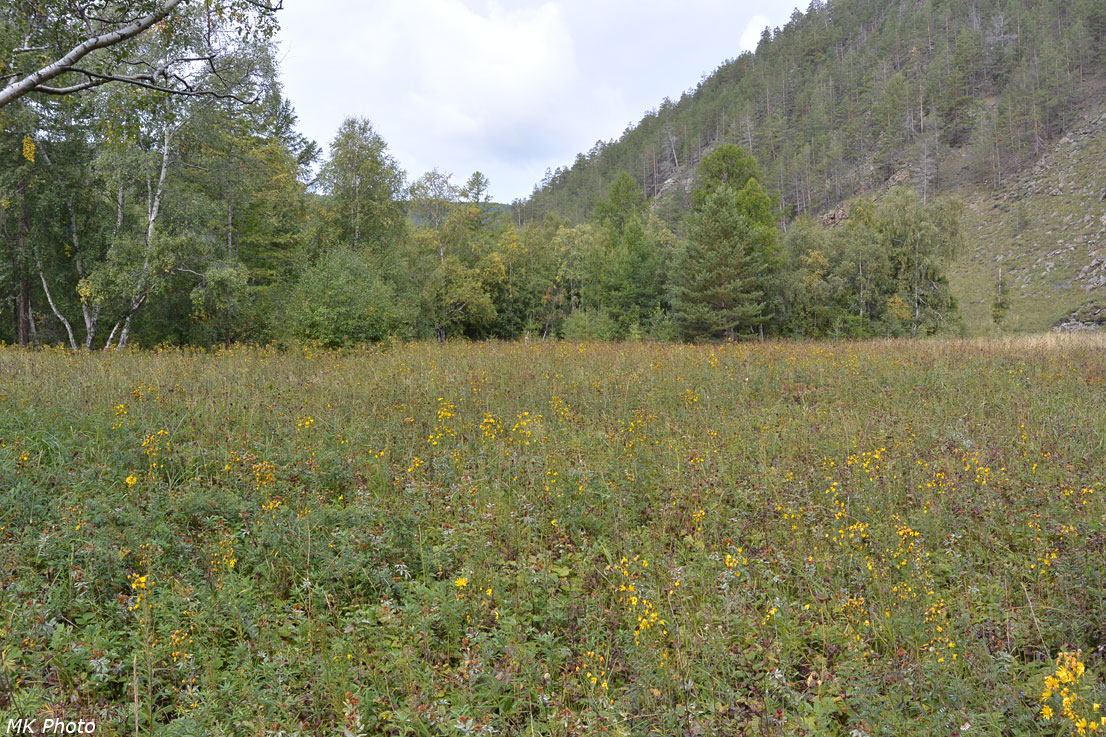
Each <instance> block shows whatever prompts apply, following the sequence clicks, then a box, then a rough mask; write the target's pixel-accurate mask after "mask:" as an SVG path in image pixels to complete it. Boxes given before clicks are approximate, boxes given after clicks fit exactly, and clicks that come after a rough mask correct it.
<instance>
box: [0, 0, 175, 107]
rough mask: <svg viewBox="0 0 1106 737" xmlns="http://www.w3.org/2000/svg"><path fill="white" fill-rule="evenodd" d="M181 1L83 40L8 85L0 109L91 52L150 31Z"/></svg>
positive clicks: (166, 3) (166, 2)
mask: <svg viewBox="0 0 1106 737" xmlns="http://www.w3.org/2000/svg"><path fill="white" fill-rule="evenodd" d="M182 1H183V0H163V2H162V3H161V4H160V5H158V6H157V8H156V9H155V10H153V11H152V12H150V13H148V14H147V15H145V16H143V17H142V18H139V19H138V20H136V21H134V22H133V23H130V24H128V25H126V26H123V27H122V28H119V29H116V30H114V31H111V32H109V33H102V34H100V35H98V36H93V37H92V38H89V39H86V40H85V41H83V42H82V43H80V44H77V45H76V46H74V47H73V48H72V49H71V50H70V51H69V53H67V54H65V56H63V57H61V58H60V59H58V60H57V61H55V62H53V63H52V64H48V65H47V66H45V67H43V68H42V69H39V70H38V71H37V72H33V73H32V74H29V75H27V76H26V77H24V78H23V79H19V80H16V81H15V82H12V83H11V84H9V85H8V86H7V87H5V88H4V89H3V90H0V107H4V106H5V105H7V104H8V103H10V102H14V101H15V100H18V99H19V98H20V97H23V95H26V94H27V93H28V92H34V91H35V90H36V89H38V88H39V87H41V86H42V84H43V83H44V82H49V81H50V80H51V79H54V78H55V77H57V76H60V75H62V74H65V73H66V72H68V71H71V70H72V67H73V65H74V64H76V63H77V62H79V61H80V60H81V59H83V58H85V57H86V56H88V55H89V54H91V53H92V52H93V51H96V50H98V49H104V48H107V47H109V46H114V45H116V44H119V43H122V42H123V41H127V40H128V39H131V38H134V37H135V36H137V35H139V34H140V33H142V32H143V31H146V30H148V29H149V28H151V27H152V26H153V25H154V24H155V23H157V22H158V21H161V20H163V19H164V18H165V17H166V16H168V15H169V14H170V13H171V12H173V10H174V9H175V8H176V7H177V6H178V5H180V4H181V2H182Z"/></svg>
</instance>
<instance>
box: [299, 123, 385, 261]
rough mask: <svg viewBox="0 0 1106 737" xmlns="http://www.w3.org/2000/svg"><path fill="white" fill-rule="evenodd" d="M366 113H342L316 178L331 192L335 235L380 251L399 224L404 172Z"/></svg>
mask: <svg viewBox="0 0 1106 737" xmlns="http://www.w3.org/2000/svg"><path fill="white" fill-rule="evenodd" d="M387 148H388V146H387V144H386V143H385V142H384V139H383V138H381V137H380V134H379V133H377V132H376V131H375V130H373V127H372V123H371V122H369V121H368V120H367V119H365V118H346V120H345V121H343V122H342V125H341V126H340V127H339V128H338V133H337V135H335V137H334V140H333V141H332V142H331V144H330V158H329V159H327V161H326V163H325V164H323V167H322V171H321V172H320V173H319V179H320V182H321V183H322V185H323V186H324V187H325V188H326V192H327V193H328V194H329V195H330V206H331V208H332V212H333V214H332V216H331V217H332V218H333V221H334V223H335V225H336V226H337V229H338V235H339V238H340V239H341V240H342V241H343V242H345V243H349V244H350V245H352V246H353V247H354V248H360V247H363V246H366V245H367V246H368V247H369V248H370V249H372V250H374V251H375V252H378V253H380V252H382V251H383V249H384V248H385V247H386V246H387V244H388V242H389V239H390V238H392V237H394V236H395V235H396V234H397V233H398V232H399V229H400V228H401V225H402V222H403V211H402V209H401V207H400V205H399V202H398V198H399V195H400V192H401V191H402V189H403V173H402V171H400V169H399V167H398V165H397V164H396V162H395V160H394V159H393V158H392V157H391V156H390V155H389V154H388V152H387Z"/></svg>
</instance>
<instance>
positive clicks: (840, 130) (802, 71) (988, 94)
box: [514, 0, 1106, 333]
mask: <svg viewBox="0 0 1106 737" xmlns="http://www.w3.org/2000/svg"><path fill="white" fill-rule="evenodd" d="M1104 72H1106V3H1103V2H1101V0H973V2H970V3H961V2H953V1H952V0H830V2H828V3H822V2H820V0H814V2H812V3H811V4H810V6H809V8H808V9H807V11H806V12H805V13H800V12H798V11H796V13H795V14H793V16H792V18H791V20H790V22H789V23H788V24H787V25H786V26H785V27H784V28H783V29H777V30H776V31H775V32H769V31H766V32H765V34H764V36H763V37H762V39H761V43H760V44H759V46H758V48H757V50H756V52H755V53H746V54H743V55H741V56H740V57H738V58H736V59H733V60H731V61H728V62H726V63H724V64H723V65H721V66H720V67H719V68H718V69H717V70H716V71H715V72H714V73H713V74H712V75H710V76H709V77H706V78H705V79H704V80H703V81H702V82H700V83H699V85H698V86H697V87H696V88H695V89H694V90H693V91H689V92H688V93H686V94H684V95H683V96H682V97H681V98H680V99H679V100H678V101H675V102H673V101H671V100H667V99H666V100H665V101H663V102H662V104H661V105H660V106H659V107H658V108H657V109H656V110H652V111H649V112H648V113H646V115H645V116H644V117H643V119H642V120H641V122H640V123H639V124H638V125H636V126H634V127H632V128H630V129H628V130H627V131H626V132H625V133H624V134H623V136H622V137H621V138H620V139H619V140H618V141H611V142H608V143H604V142H598V143H597V144H596V145H595V146H594V147H593V148H592V149H591V150H590V151H589V152H587V153H581V154H580V155H579V156H577V158H576V160H575V162H574V163H573V164H572V165H571V166H569V167H565V168H562V169H558V170H557V171H555V172H551V173H550V174H549V175H548V176H547V177H546V178H545V180H543V182H541V183H540V184H539V185H537V186H536V187H535V191H534V193H533V195H532V196H531V197H530V198H529V199H528V200H526V201H519V202H516V203H514V208H515V210H516V217H517V218H518V219H519V220H537V219H541V218H543V217H544V216H545V215H546V214H547V213H557V214H558V215H560V216H563V217H567V218H568V219H570V220H572V221H576V222H579V221H583V220H585V219H587V218H588V217H589V215H590V212H591V208H592V207H593V205H594V203H595V202H596V201H597V200H599V199H600V198H601V197H602V196H603V194H604V192H605V190H606V187H607V186H608V185H609V183H610V182H611V181H613V179H614V178H615V177H616V176H617V175H618V173H619V172H620V171H626V172H629V173H630V174H631V175H632V176H633V177H634V178H635V180H636V181H637V182H638V184H639V185H640V186H641V188H642V191H643V193H644V194H645V196H646V197H647V198H649V199H650V200H651V204H652V207H653V209H654V211H656V212H657V213H659V214H660V215H661V216H662V217H663V218H664V219H665V220H666V221H668V223H669V224H670V225H671V226H672V227H674V228H676V229H677V230H679V229H680V227H681V221H682V218H683V216H684V214H685V213H686V212H687V208H688V205H689V200H690V190H691V188H692V186H693V183H694V174H695V167H696V165H697V164H698V161H699V160H700V159H701V158H702V156H703V155H705V153H707V152H709V151H710V150H712V149H713V148H714V147H716V146H717V145H720V144H722V143H737V144H739V145H741V146H743V147H745V148H746V149H747V150H749V151H751V152H752V153H753V154H754V156H755V157H756V158H757V161H758V163H759V164H760V166H761V168H762V170H763V171H764V174H765V180H766V181H765V184H766V185H767V186H768V187H769V188H771V189H773V190H775V191H777V192H779V194H780V203H781V212H780V216H781V220H787V219H789V218H790V217H793V216H795V215H798V214H802V213H804V212H805V213H811V214H814V215H819V214H821V213H823V212H826V211H829V210H833V209H835V208H836V207H837V206H838V205H839V204H840V203H841V202H842V201H845V200H847V199H849V198H851V197H853V196H856V195H858V194H863V193H868V192H878V191H880V190H882V189H884V188H886V187H887V186H889V185H891V184H894V183H905V184H907V185H909V186H911V187H913V188H915V189H916V190H917V191H918V192H919V194H920V195H922V196H923V197H926V198H929V197H932V196H935V195H936V194H939V193H941V194H956V195H958V196H960V197H962V198H963V199H965V200H966V201H968V202H969V203H970V207H969V208H968V215H967V217H966V220H965V228H966V231H967V233H968V235H969V237H968V247H967V249H966V252H965V253H964V255H963V256H962V258H961V259H960V261H959V262H958V263H957V264H956V266H955V271H954V273H953V274H952V281H953V285H954V287H955V289H956V291H957V294H958V295H959V297H960V302H961V304H962V314H963V316H964V320H965V324H966V327H967V329H968V330H969V331H970V332H973V333H978V332H985V331H988V330H993V329H994V326H993V324H992V322H991V306H990V304H991V301H992V291H993V289H994V287H995V283H996V281H997V278H998V265H999V264H1005V265H1006V266H1005V267H1004V268H1007V269H1009V273H1010V278H1011V279H1012V280H1014V291H1013V292H1012V293H1010V296H1011V307H1010V310H1009V312H1008V314H1007V319H1006V325H1007V327H1008V328H1012V329H1042V328H1045V327H1048V326H1050V325H1052V324H1053V322H1055V321H1056V320H1059V319H1061V318H1062V317H1063V316H1064V315H1066V314H1068V313H1070V312H1071V311H1073V310H1075V309H1076V308H1077V307H1079V306H1080V305H1081V304H1083V302H1086V301H1087V300H1088V299H1089V297H1090V296H1093V295H1088V294H1087V293H1086V292H1085V290H1084V289H1083V287H1082V286H1080V285H1084V284H1087V283H1091V282H1093V278H1091V277H1088V276H1086V275H1085V276H1084V278H1083V279H1082V280H1080V278H1079V272H1080V270H1082V269H1083V268H1084V267H1085V266H1088V264H1089V263H1090V262H1091V261H1093V260H1094V256H1092V255H1087V253H1088V248H1090V244H1091V243H1092V242H1093V243H1097V242H1098V240H1096V239H1098V238H1099V236H1098V232H1097V230H1094V229H1093V228H1092V227H1091V226H1092V224H1093V223H1092V222H1091V221H1089V220H1086V218H1087V217H1088V216H1090V215H1092V214H1093V213H1092V212H1091V211H1092V210H1093V209H1094V206H1093V205H1094V203H1093V202H1092V201H1091V200H1092V199H1093V194H1094V192H1093V190H1094V188H1095V187H1096V186H1098V184H1097V183H1096V181H1097V176H1098V174H1097V170H1095V168H1094V166H1093V163H1092V162H1093V159H1094V156H1095V155H1096V151H1098V149H1097V148H1096V145H1097V144H1096V143H1095V142H1097V141H1098V128H1097V127H1096V126H1097V125H1098V123H1097V122H1095V121H1097V120H1098V117H1097V116H1098V115H1100V112H1101V109H1102V100H1103V94H1102V91H1103V85H1102V80H1103V78H1104V77H1106V74H1104ZM1087 125H1090V126H1091V127H1090V128H1089V129H1088V130H1087V132H1086V133H1085V134H1075V139H1073V140H1076V139H1077V140H1076V142H1075V143H1074V144H1063V145H1061V144H1060V143H1059V142H1060V141H1061V140H1063V139H1064V138H1065V135H1066V134H1067V133H1068V132H1069V131H1078V130H1081V129H1082V127H1085V126H1087ZM1063 146H1068V148H1067V149H1065V148H1063ZM1073 151H1074V152H1075V153H1074V158H1071V155H1073ZM1065 156H1067V157H1069V158H1067V159H1064V158H1063V157H1065ZM1061 161H1067V162H1068V163H1066V164H1061ZM1050 162H1051V163H1050ZM1068 179H1071V180H1073V181H1070V182H1069V181H1067V180H1068ZM1077 179H1078V180H1079V182H1080V183H1079V184H1078V186H1076V183H1075V181H1074V180H1077ZM1053 180H1055V181H1053ZM1019 187H1021V189H1020V190H1019V189H1018V188H1019ZM1057 189H1058V190H1059V191H1060V193H1061V194H1059V195H1052V194H1049V193H1051V192H1052V191H1053V190H1057ZM1084 189H1086V193H1084V191H1083V190H1084ZM1042 192H1043V193H1042ZM1099 193H1101V188H1100V189H1099ZM1069 215H1070V216H1071V218H1070V219H1069V220H1067V221H1066V222H1065V218H1068V216H1069ZM1092 220H1094V218H1092ZM1079 238H1083V241H1079V240H1078V239H1079ZM1072 248H1074V249H1075V250H1071V249H1072ZM1057 249H1068V250H1067V251H1064V252H1063V253H1060V252H1057V253H1054V252H1055V251H1057ZM1079 249H1082V250H1081V251H1080V250H1079ZM1091 250H1092V251H1093V248H1092V249H1091ZM1050 254H1051V255H1050ZM1065 254H1066V255H1065ZM1049 263H1051V264H1052V266H1049V265H1048V264H1049ZM1094 268H1097V267H1093V268H1092V269H1091V270H1092V271H1094ZM1088 279H1090V281H1088Z"/></svg>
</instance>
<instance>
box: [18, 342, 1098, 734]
mask: <svg viewBox="0 0 1106 737" xmlns="http://www.w3.org/2000/svg"><path fill="white" fill-rule="evenodd" d="M1104 349H1106V340H1103V339H1102V338H1099V337H1094V336H1067V337H1052V336H1049V337H1047V338H1019V339H1008V340H1002V341H982V340H964V341H947V342H924V341H919V342H901V341H878V342H868V343H849V344H831V343H767V344H756V345H752V344H748V345H746V344H735V345H716V346H681V345H653V344H604V343H596V344H570V343H529V344H524V343H485V344H445V345H439V344H411V345H388V346H384V347H381V348H379V349H366V350H361V351H347V352H322V351H315V350H312V349H310V348H303V349H296V350H291V351H285V352H282V351H277V350H275V349H270V348H245V347H242V348H234V349H230V350H224V351H217V352H212V353H205V352H197V351H189V350H163V351H151V352H125V353H121V354H111V355H108V354H92V355H86V354H74V353H69V352H55V351H40V352H28V351H22V350H18V349H10V348H9V349H4V350H0V443H2V447H0V487H2V489H3V491H2V493H0V721H3V722H4V723H5V724H6V720H7V719H9V718H18V717H33V716H35V715H44V714H52V715H62V716H64V717H66V718H71V719H78V718H86V719H87V718H93V719H96V720H98V724H99V725H100V728H99V729H98V733H101V732H102V733H107V734H110V733H112V732H111V731H110V730H114V733H118V734H134V733H136V732H137V733H138V734H142V735H146V734H158V735H175V734H182V735H184V734H242V735H247V734H252V735H265V734H270V735H275V734H289V735H290V734H297V733H298V734H304V735H306V734H328V735H330V734H341V733H343V732H344V733H346V734H356V733H366V734H394V735H400V734H412V735H454V734H492V733H497V734H518V735H531V734H533V735H537V734H545V735H594V734H610V735H652V734H655V735H677V734H679V735H697V734H701V735H713V734H726V735H730V734H733V735H739V734H818V735H837V734H839V735H862V734H867V735H915V734H916V735H930V734H949V733H951V732H953V731H957V732H958V733H960V732H961V731H963V732H969V731H970V732H971V733H983V734H996V735H998V734H1004V735H1005V734H1009V735H1013V734H1056V733H1058V732H1062V731H1075V732H1077V731H1078V730H1079V729H1082V730H1084V733H1087V734H1090V733H1091V732H1093V731H1095V730H1097V729H1101V730H1103V731H1106V723H1102V726H1101V727H1096V726H1093V725H1098V724H1099V722H1097V721H1095V720H1096V719H1099V718H1101V717H1103V716H1104V715H1103V714H1101V713H1100V712H1096V711H1094V709H1095V706H1094V705H1095V703H1101V702H1103V701H1104V697H1106V693H1104V689H1103V686H1102V683H1103V674H1104V672H1106V663H1104V662H1103V658H1104V651H1106V567H1104V566H1103V560H1104V558H1106V556H1104V552H1106V551H1104V548H1106V478H1104V477H1106V464H1104V455H1106V440H1104V438H1106V411H1104V409H1106V404H1104V401H1103V400H1104V387H1106V350H1104ZM1062 653H1065V654H1066V655H1061V654H1062ZM1058 657H1059V658H1060V660H1059V661H1058V660H1057V658H1058ZM1076 662H1077V663H1080V664H1081V665H1080V668H1081V669H1082V670H1081V672H1080V673H1079V675H1078V677H1075V675H1074V671H1073V669H1075V666H1074V665H1071V664H1072V663H1076ZM1069 666H1070V667H1069ZM1060 668H1065V669H1066V670H1065V671H1064V672H1065V673H1067V674H1068V675H1069V676H1071V678H1070V679H1069V680H1064V679H1063V678H1062V677H1060V676H1058V675H1056V674H1057V673H1058V669H1060ZM1046 679H1053V681H1055V683H1054V682H1053V681H1046ZM1061 681H1063V682H1062V683H1061ZM1053 685H1055V686H1056V687H1055V688H1052V686H1053ZM1062 688H1064V689H1067V696H1066V697H1065V696H1062V695H1061V689H1062ZM1046 694H1047V696H1046V697H1045V698H1043V699H1042V696H1043V695H1046ZM1065 698H1066V701H1065V700H1064V699H1065ZM1065 706H1066V707H1067V708H1066V710H1065ZM1046 707H1047V709H1046ZM1046 716H1047V717H1048V718H1047V719H1046V718H1045V717H1046ZM1080 720H1082V722H1080Z"/></svg>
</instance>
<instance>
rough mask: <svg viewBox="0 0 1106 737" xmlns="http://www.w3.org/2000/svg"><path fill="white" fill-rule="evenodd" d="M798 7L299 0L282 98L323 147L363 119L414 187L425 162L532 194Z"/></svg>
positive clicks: (581, 0)
mask: <svg viewBox="0 0 1106 737" xmlns="http://www.w3.org/2000/svg"><path fill="white" fill-rule="evenodd" d="M794 7H795V0H760V2H749V1H748V0H515V1H514V2H507V1H500V0H289V1H288V2H286V3H285V7H284V10H283V11H281V13H280V22H281V32H280V39H279V40H280V46H281V69H282V72H281V73H282V77H283V81H284V85H285V94H286V95H287V96H288V97H289V99H290V100H291V101H292V104H293V105H294V106H295V108H296V112H297V113H298V115H299V119H300V130H301V131H302V132H303V133H304V134H305V135H306V136H308V137H309V138H312V139H314V140H315V141H317V142H318V143H319V145H320V146H322V147H323V150H324V152H325V151H326V149H327V146H328V144H329V143H330V141H331V140H332V139H333V137H334V134H335V132H336V131H337V130H338V126H339V125H340V124H341V122H342V120H344V119H345V118H347V117H350V116H357V117H365V118H368V119H369V120H371V121H372V124H373V127H374V129H375V130H376V131H377V133H379V134H380V135H381V136H382V137H383V138H384V140H385V141H386V142H387V143H388V150H389V152H390V153H391V155H392V156H393V157H394V158H395V159H396V160H397V161H398V162H399V164H400V166H401V167H402V168H403V169H404V170H405V171H406V172H407V177H408V181H414V180H415V179H416V178H417V177H418V176H420V175H421V174H423V173H424V172H426V171H428V170H430V169H435V168H436V169H438V170H439V171H441V172H443V173H446V174H452V175H453V179H452V181H453V183H454V184H457V185H463V184H464V183H465V181H466V180H467V179H468V177H469V175H470V174H472V172H474V171H477V170H479V171H481V172H483V173H484V175H485V176H487V177H488V179H489V180H490V181H491V196H492V199H493V200H495V201H497V202H510V201H512V200H514V199H515V198H520V197H526V196H528V195H529V194H530V193H531V192H532V191H533V188H534V185H535V184H536V183H538V182H539V181H541V179H542V177H543V175H544V174H545V171H546V169H556V168H557V167H558V166H570V165H571V164H572V162H573V161H574V160H575V158H576V154H577V153H580V152H586V151H587V150H588V149H590V148H591V147H592V146H593V145H594V144H595V142H596V141H598V140H604V141H607V140H611V139H613V138H618V137H620V136H621V135H622V132H623V131H624V130H625V129H626V127H627V126H628V125H630V124H634V123H636V122H637V121H639V120H641V118H642V116H643V115H644V113H645V112H646V111H647V110H651V109H654V108H656V107H657V106H658V105H659V104H660V103H661V101H662V100H663V99H664V98H665V97H670V98H672V99H673V100H677V99H679V97H680V95H682V94H683V92H684V91H686V90H689V89H693V88H694V87H695V86H696V85H697V84H698V83H699V81H700V80H701V79H703V78H704V77H705V76H707V75H709V74H710V73H711V72H712V71H714V70H715V69H716V68H718V66H719V65H720V64H722V63H723V62H724V61H726V60H727V59H732V58H734V57H736V56H738V55H740V54H741V52H742V51H745V50H750V51H751V50H753V49H755V48H756V44H757V42H758V41H759V39H760V34H761V31H763V30H764V28H765V27H766V26H770V27H777V26H783V25H784V24H785V23H786V22H787V19H788V18H789V17H790V16H791V13H792V10H793V8H794Z"/></svg>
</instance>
